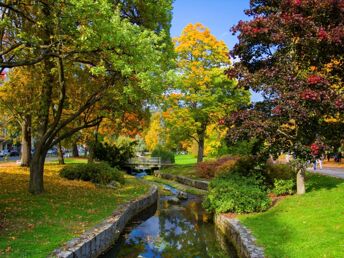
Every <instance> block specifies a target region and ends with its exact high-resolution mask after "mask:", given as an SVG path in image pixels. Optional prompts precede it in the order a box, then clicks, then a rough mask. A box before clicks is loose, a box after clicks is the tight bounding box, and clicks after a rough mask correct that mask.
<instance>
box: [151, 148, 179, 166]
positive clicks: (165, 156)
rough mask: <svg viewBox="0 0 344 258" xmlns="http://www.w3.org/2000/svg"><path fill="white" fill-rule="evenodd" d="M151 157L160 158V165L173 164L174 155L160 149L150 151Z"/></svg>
mask: <svg viewBox="0 0 344 258" xmlns="http://www.w3.org/2000/svg"><path fill="white" fill-rule="evenodd" d="M151 156H152V157H160V158H161V162H162V163H175V159H174V153H173V152H172V151H169V150H165V149H163V148H161V147H158V148H156V149H155V150H153V151H152V154H151Z"/></svg>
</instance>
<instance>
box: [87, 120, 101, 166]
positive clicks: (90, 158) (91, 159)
mask: <svg viewBox="0 0 344 258" xmlns="http://www.w3.org/2000/svg"><path fill="white" fill-rule="evenodd" d="M99 125H100V123H99V124H97V126H96V129H95V130H94V143H91V144H90V145H89V146H88V149H89V155H88V163H93V162H94V152H95V150H96V146H97V144H98V130H99Z"/></svg>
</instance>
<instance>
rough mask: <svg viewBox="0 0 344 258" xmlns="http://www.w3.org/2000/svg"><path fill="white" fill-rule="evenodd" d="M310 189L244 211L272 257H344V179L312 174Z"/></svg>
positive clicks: (268, 254) (258, 238)
mask: <svg viewBox="0 0 344 258" xmlns="http://www.w3.org/2000/svg"><path fill="white" fill-rule="evenodd" d="M307 188H308V192H307V193H306V194H305V195H303V196H297V195H295V196H291V197H288V198H286V199H284V200H282V201H280V202H279V203H278V204H277V205H276V206H275V207H273V208H272V209H270V210H269V211H267V212H264V213H260V214H253V215H242V216H240V217H239V219H240V220H241V221H242V222H243V224H245V225H246V226H247V227H248V228H250V229H251V230H252V232H253V234H254V236H255V237H256V238H257V240H258V243H259V244H260V245H262V246H264V249H265V253H266V255H267V256H268V257H300V258H301V257H302V258H305V257H344V237H343V236H344V219H343V218H344V180H340V179H336V178H331V177H326V176H320V175H314V174H312V175H311V174H308V181H307Z"/></svg>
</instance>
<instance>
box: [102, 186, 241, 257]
mask: <svg viewBox="0 0 344 258" xmlns="http://www.w3.org/2000/svg"><path fill="white" fill-rule="evenodd" d="M169 190H170V191H171V192H172V193H174V192H173V191H175V192H176V190H175V189H173V188H170V189H169ZM175 199H176V197H175V195H171V196H162V197H160V201H159V204H158V207H156V205H155V207H154V206H153V207H151V208H149V209H147V210H145V211H144V212H142V213H141V214H140V215H139V216H138V217H137V218H135V219H134V220H133V222H132V223H131V224H130V225H129V226H128V227H127V228H126V230H125V232H124V233H123V234H122V236H121V237H120V239H119V240H118V241H117V244H116V245H115V246H114V247H113V248H112V249H111V250H109V251H108V252H107V253H105V254H104V255H102V256H101V257H102V258H113V257H128V258H131V257H147V258H150V257H155V258H158V257H166V258H169V257H200V258H201V257H237V255H236V253H235V249H234V247H233V246H232V245H231V244H230V243H229V242H228V241H227V240H226V238H225V237H224V235H222V234H221V233H220V231H218V230H217V229H216V227H215V226H214V224H213V223H212V221H211V216H210V215H209V214H207V213H206V212H205V211H204V209H203V208H202V199H201V198H200V197H198V196H194V195H190V194H189V195H188V199H187V200H184V201H182V202H180V203H176V200H175Z"/></svg>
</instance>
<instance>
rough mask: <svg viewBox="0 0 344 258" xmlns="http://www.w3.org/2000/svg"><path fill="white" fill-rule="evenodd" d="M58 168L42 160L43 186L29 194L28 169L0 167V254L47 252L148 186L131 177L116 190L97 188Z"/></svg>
mask: <svg viewBox="0 0 344 258" xmlns="http://www.w3.org/2000/svg"><path fill="white" fill-rule="evenodd" d="M61 168H62V166H59V165H52V164H51V165H46V169H45V190H46V191H45V193H44V194H42V195H38V196H33V195H31V194H29V193H28V192H27V185H28V170H27V169H24V168H19V167H15V166H12V167H0V191H1V195H0V256H5V257H35V258H36V257H46V256H47V255H48V254H49V253H50V252H51V251H53V250H54V249H55V248H57V247H59V246H60V245H61V244H63V243H65V242H66V241H68V240H70V239H72V238H73V237H76V236H78V235H80V234H81V233H82V232H84V231H85V230H86V229H89V228H90V227H92V226H94V225H95V224H97V223H98V222H100V221H102V220H103V219H104V218H106V217H107V216H109V215H111V213H112V211H113V210H114V209H115V208H116V207H117V206H118V205H119V204H122V203H124V202H127V201H129V200H132V199H133V198H136V197H138V196H140V195H142V194H144V193H145V192H146V191H147V190H148V185H146V184H143V183H142V182H141V181H138V180H137V179H135V178H132V177H126V184H125V185H124V186H123V188H121V189H119V190H113V189H106V188H96V187H95V186H94V185H93V184H92V183H89V182H82V181H69V180H66V179H62V178H60V177H59V176H58V171H59V170H60V169H61Z"/></svg>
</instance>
